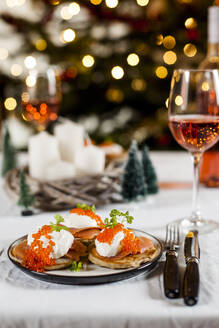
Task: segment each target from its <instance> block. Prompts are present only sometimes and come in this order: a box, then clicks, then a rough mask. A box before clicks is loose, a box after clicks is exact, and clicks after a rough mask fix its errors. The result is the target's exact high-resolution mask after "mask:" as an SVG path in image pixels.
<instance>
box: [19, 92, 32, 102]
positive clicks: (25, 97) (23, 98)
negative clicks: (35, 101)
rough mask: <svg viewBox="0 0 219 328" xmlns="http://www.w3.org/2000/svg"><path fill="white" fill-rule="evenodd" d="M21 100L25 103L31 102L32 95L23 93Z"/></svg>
mask: <svg viewBox="0 0 219 328" xmlns="http://www.w3.org/2000/svg"><path fill="white" fill-rule="evenodd" d="M21 100H22V101H23V102H25V103H27V102H28V101H29V100H30V95H29V93H28V92H22V94H21Z"/></svg>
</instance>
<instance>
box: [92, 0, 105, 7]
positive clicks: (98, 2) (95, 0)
mask: <svg viewBox="0 0 219 328" xmlns="http://www.w3.org/2000/svg"><path fill="white" fill-rule="evenodd" d="M90 2H91V3H92V5H95V6H97V5H100V4H101V2H102V0H90Z"/></svg>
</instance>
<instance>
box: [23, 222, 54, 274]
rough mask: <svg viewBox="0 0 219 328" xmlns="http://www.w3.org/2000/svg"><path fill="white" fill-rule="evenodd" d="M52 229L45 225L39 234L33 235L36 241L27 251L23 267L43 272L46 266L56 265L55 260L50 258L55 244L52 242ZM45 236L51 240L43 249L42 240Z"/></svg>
mask: <svg viewBox="0 0 219 328" xmlns="http://www.w3.org/2000/svg"><path fill="white" fill-rule="evenodd" d="M52 231H53V230H52V227H51V226H49V225H44V226H43V227H42V228H40V229H39V230H38V231H37V233H34V234H32V236H33V238H34V240H33V242H32V243H31V245H30V247H29V248H28V249H27V250H26V251H25V257H24V261H23V263H22V265H23V266H24V267H26V268H28V269H30V270H33V271H38V272H43V271H44V269H45V266H49V265H54V264H55V260H54V259H52V258H51V257H50V254H51V252H52V247H53V246H54V245H55V243H54V242H53V241H52V240H51V239H52V237H51V235H50V234H51V232H52ZM42 236H44V237H46V238H47V239H49V245H48V246H46V247H43V241H42V240H40V238H41V237H42Z"/></svg>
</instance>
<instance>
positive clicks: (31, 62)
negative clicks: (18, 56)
mask: <svg viewBox="0 0 219 328" xmlns="http://www.w3.org/2000/svg"><path fill="white" fill-rule="evenodd" d="M24 65H25V66H26V68H28V69H33V68H34V67H35V66H36V59H35V58H34V57H33V56H27V57H26V58H25V59H24Z"/></svg>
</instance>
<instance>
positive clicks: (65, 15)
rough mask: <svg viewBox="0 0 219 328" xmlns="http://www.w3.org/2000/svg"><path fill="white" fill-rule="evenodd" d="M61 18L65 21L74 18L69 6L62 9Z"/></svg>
mask: <svg viewBox="0 0 219 328" xmlns="http://www.w3.org/2000/svg"><path fill="white" fill-rule="evenodd" d="M60 16H61V18H62V19H64V20H69V19H71V18H72V16H73V15H72V14H71V12H70V10H69V6H64V7H62V9H61V12H60Z"/></svg>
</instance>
